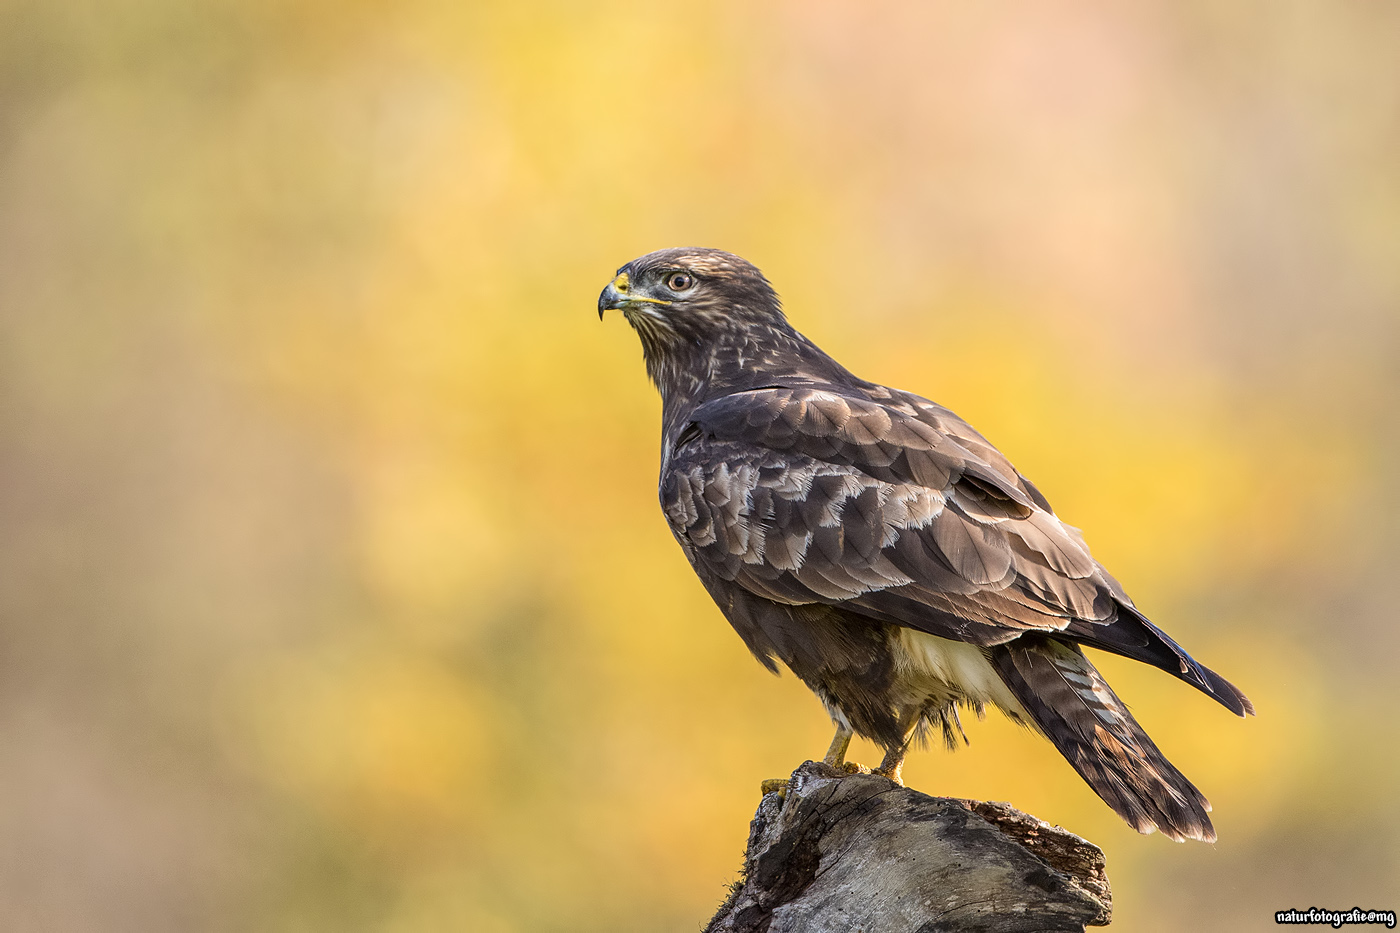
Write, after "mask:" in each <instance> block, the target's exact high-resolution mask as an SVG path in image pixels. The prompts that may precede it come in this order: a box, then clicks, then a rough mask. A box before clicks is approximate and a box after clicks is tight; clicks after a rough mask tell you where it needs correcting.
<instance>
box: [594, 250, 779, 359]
mask: <svg viewBox="0 0 1400 933" xmlns="http://www.w3.org/2000/svg"><path fill="white" fill-rule="evenodd" d="M611 310H620V311H621V312H622V313H623V314H624V315H625V316H626V317H627V321H628V323H629V324H631V325H632V327H633V328H634V329H636V331H637V334H638V335H639V336H640V337H641V338H642V348H643V351H644V352H645V353H646V355H647V358H648V360H651V359H653V358H660V357H663V356H668V355H674V354H677V353H685V352H688V351H689V350H691V349H695V348H703V347H706V346H708V345H712V344H714V343H716V342H718V341H720V340H721V339H722V338H723V337H724V336H725V335H731V334H736V333H743V332H745V331H747V330H748V329H750V328H752V327H754V326H775V325H776V326H778V327H780V328H785V327H786V324H787V322H786V321H785V320H784V318H783V312H782V308H781V306H780V305H779V303H778V295H777V293H776V292H774V291H773V286H771V285H769V284H768V280H767V279H766V278H764V277H763V273H762V272H759V271H758V269H757V268H756V267H755V266H754V265H753V264H752V263H749V262H748V261H746V260H744V259H741V258H739V257H738V256H735V255H734V254H733V253H726V252H723V251H721V250H717V249H699V248H696V247H686V248H682V249H663V250H658V251H656V252H654V253H648V254H647V255H645V256H642V257H641V258H640V259H634V260H632V261H631V262H629V263H627V265H625V266H623V267H622V268H621V269H618V270H617V276H616V277H615V278H614V279H613V280H612V281H611V282H609V283H608V287H607V288H605V289H603V293H602V294H601V295H599V296H598V317H599V319H601V318H602V317H603V312H604V311H611Z"/></svg>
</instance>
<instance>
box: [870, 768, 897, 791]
mask: <svg viewBox="0 0 1400 933" xmlns="http://www.w3.org/2000/svg"><path fill="white" fill-rule="evenodd" d="M903 770H904V769H903V768H901V767H894V768H891V769H890V770H888V771H886V770H884V769H883V768H876V769H875V770H874V771H873V772H871V773H872V774H878V775H880V777H887V778H889V779H890V780H891V781H894V782H895V783H896V784H898V785H899V786H900V787H903V786H904V776H903V775H902V774H900V772H901V771H903Z"/></svg>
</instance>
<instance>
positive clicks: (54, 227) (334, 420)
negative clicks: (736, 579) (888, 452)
mask: <svg viewBox="0 0 1400 933" xmlns="http://www.w3.org/2000/svg"><path fill="white" fill-rule="evenodd" d="M1397 30H1400V14H1397V10H1396V9H1394V8H1392V7H1389V6H1385V5H1377V4H1365V3H1360V2H1337V3H1332V4H1327V5H1325V6H1321V5H1316V4H1304V3H1298V2H1292V0H1289V2H1285V3H1271V4H1264V3H1260V2H1251V3H1245V4H1234V5H1230V6H1219V5H1211V4H1206V3H1201V2H1191V3H1181V4H1173V3H1166V2H1162V0H1154V2H1140V3H1133V4H1127V5H1122V6H1115V7H1112V8H1109V7H1106V6H1103V5H1095V4H1088V3H1082V2H1068V3H1060V4H1052V5H1050V6H1049V7H1033V8H1027V7H1023V6H1017V7H1015V8H1012V7H1002V6H1001V5H996V4H993V5H990V6H967V5H956V4H951V3H934V4H922V3H915V2H908V0H905V2H896V0H888V2H885V0H881V2H876V3H873V4H865V5H854V4H852V5H838V4H799V3H793V2H775V3H757V4H739V3H704V4H680V3H654V4H648V5H638V4H623V3H597V4H576V3H566V2H545V0H538V2H524V3H504V2H477V3H464V4H463V3H448V2H443V0H411V2H408V3H403V4H394V5H390V4H376V3H369V2H352V3H341V4H330V3H323V2H314V0H293V2H283V3H270V2H265V0H263V2H252V3H247V2H241V3H233V2H230V0H209V2H206V3H202V4H195V5H190V4H179V3H174V2H171V0H132V2H128V3H124V4H120V5H117V4H103V3H97V2H92V0H48V2H43V3H40V2H36V0H28V2H25V0H10V2H6V3H3V4H0V426H2V433H0V475H3V476H4V482H3V484H0V517H2V518H3V520H0V567H3V568H4V570H3V572H0V636H3V644H4V650H3V652H0V699H2V700H3V702H0V736H2V737H3V743H4V746H5V748H6V753H5V755H4V756H0V758H2V759H3V760H0V787H3V789H4V794H3V797H0V799H3V801H4V802H3V803H0V827H3V828H4V831H5V836H6V838H7V840H8V843H9V844H8V846H7V849H8V853H9V854H8V855H7V857H6V858H5V859H3V860H0V926H4V927H5V928H7V929H62V930H87V929H92V930H98V929H101V930H126V929H130V930H142V931H151V930H166V929H169V930H191V929H209V930H224V929H228V930H234V929H238V930H242V929H257V930H286V931H300V930H386V931H419V930H480V931H502V933H507V931H511V933H513V931H555V930H558V931H564V930H569V931H578V930H609V931H612V930H690V929H695V928H696V926H697V924H698V923H699V922H700V921H701V920H702V919H703V918H705V917H706V916H708V914H709V912H710V911H711V910H712V909H713V907H714V906H715V904H716V903H717V902H718V901H719V899H720V898H721V896H722V894H723V892H724V886H725V884H726V883H727V882H728V881H729V880H731V879H732V877H733V875H734V872H735V870H736V869H737V867H738V862H739V855H740V853H741V851H742V849H743V844H744V838H745V832H746V826H747V820H748V818H749V816H750V814H751V812H752V809H753V807H754V806H755V805H756V803H757V788H758V784H759V781H760V780H761V779H763V778H767V777H773V776H778V775H782V774H786V773H787V772H788V771H790V770H791V769H792V768H793V767H795V766H796V765H797V764H798V763H800V762H801V761H802V760H803V759H805V758H808V757H814V756H816V755H818V754H819V753H820V752H821V751H822V750H823V749H824V747H825V743H826V741H827V739H828V738H829V724H828V723H827V722H826V719H825V717H824V715H823V713H822V712H821V709H820V706H819V704H818V703H817V702H816V701H815V700H814V699H813V698H812V697H811V696H810V694H808V693H807V691H806V690H805V688H803V687H802V686H801V685H800V684H798V683H797V682H795V680H794V679H793V678H792V677H791V676H787V677H784V678H781V679H775V678H772V677H770V676H769V675H768V674H766V673H764V672H763V671H762V670H761V669H760V668H759V667H758V666H757V665H756V664H754V663H753V661H752V660H751V659H750V658H749V657H748V656H747V655H746V654H745V652H744V650H743V647H742V645H741V643H740V641H739V640H738V639H737V638H736V637H735V636H734V635H733V633H732V632H730V631H729V629H728V627H727V625H725V623H724V622H723V619H722V618H721V617H720V615H719V613H718V611H717V610H716V609H715V608H714V607H713V605H711V604H710V602H709V600H708V598H707V597H706V596H705V594H704V592H703V591H702V590H701V588H700V586H699V585H698V583H697V582H696V581H695V580H694V579H693V576H692V574H691V572H690V570H689V569H688V568H687V567H686V566H685V563H684V560H683V559H682V557H681V555H680V553H679V550H678V549H677V548H676V547H675V546H674V545H673V544H672V543H671V542H670V539H669V535H668V533H667V531H666V528H665V525H664V522H663V521H662V518H661V516H660V514H659V511H658V509H657V508H656V504H655V496H654V489H655V486H654V483H655V469H656V459H657V456H656V455H657V451H656V445H657V434H658V417H657V416H658V410H659V405H658V403H657V401H656V399H655V396H654V393H653V392H652V390H651V388H650V387H649V386H648V385H647V384H646V381H645V377H644V374H643V371H642V367H641V363H640V359H639V351H638V347H637V345H636V342H635V338H634V336H633V335H632V334H631V333H630V332H629V331H628V330H627V328H626V327H625V325H624V324H623V322H622V320H621V319H620V318H611V319H609V320H608V321H606V322H605V323H604V324H602V325H599V323H598V322H597V320H596V319H595V317H594V298H595V296H596V294H597V292H598V290H599V289H600V288H601V287H602V285H603V284H604V283H606V281H607V280H608V278H609V276H610V275H611V273H612V271H613V270H614V269H615V268H616V267H617V266H618V265H620V264H622V263H623V262H626V261H627V260H629V259H631V258H633V257H634V256H636V255H639V254H641V253H644V252H647V251H649V250H651V249H655V248H659V247H662V246H672V245H708V246H720V247H724V248H727V249H731V250H733V251H736V252H739V253H741V254H743V255H745V256H747V257H748V258H750V259H752V260H754V261H755V262H757V263H758V264H759V265H761V266H762V267H763V268H764V269H765V270H766V271H767V272H768V273H769V275H770V277H771V278H772V279H773V281H774V282H775V284H776V285H777V287H778V288H779V290H780V291H781V292H782V293H783V295H784V297H785V299H786V301H787V306H788V309H789V312H790V314H791V316H792V318H793V320H794V322H795V323H796V324H797V325H798V326H799V327H800V328H801V329H803V330H804V331H805V332H807V333H808V334H809V335H811V336H812V337H814V338H815V339H816V340H817V341H818V342H819V343H820V344H822V345H823V346H824V347H826V349H828V350H829V351H831V352H832V353H833V354H834V355H836V356H837V357H838V358H840V359H842V360H843V361H844V362H846V363H847V364H848V365H849V366H851V367H852V368H853V369H854V370H856V371H857V372H858V373H860V374H862V375H864V376H866V377H868V378H871V379H876V380H880V381H883V382H887V383H890V384H894V385H898V386H901V387H904V388H909V389H912V390H915V391H918V392H921V393H922V394H925V395H929V396H931V397H933V398H935V399H937V400H939V401H940V402H942V403H944V404H947V405H949V406H950V407H952V408H954V409H955V410H957V411H959V412H960V413H961V414H963V415H964V416H966V417H968V418H969V419H970V420H972V421H973V422H974V423H975V424H976V425H978V426H979V427H980V428H981V429H982V430H983V432H984V433H986V434H988V435H989V436H990V437H991V438H992V439H993V440H994V441H995V442H996V443H998V444H999V445H1000V446H1002V448H1003V449H1004V450H1005V451H1006V452H1007V453H1008V454H1009V455H1010V456H1011V457H1012V458H1013V459H1014V460H1015V461H1016V462H1017V463H1018V464H1019V465H1020V466H1021V468H1022V470H1023V471H1024V472H1026V473H1027V474H1028V475H1030V476H1031V477H1032V478H1034V479H1035V480H1036V481H1037V483H1038V484H1039V485H1040V486H1041V487H1042V488H1043V489H1044V490H1045V491H1046V492H1047V494H1048V495H1049V496H1050V498H1051V500H1052V501H1053V502H1054V503H1055V504H1056V507H1057V509H1058V511H1059V512H1060V514H1062V515H1063V516H1065V517H1066V518H1067V519H1068V520H1069V521H1071V522H1073V523H1075V524H1077V525H1080V526H1082V527H1083V528H1084V529H1085V530H1086V532H1087V535H1088V538H1089V540H1090V542H1091V543H1092V544H1093V546H1094V547H1095V551H1096V554H1097V555H1098V556H1099V557H1100V559H1101V560H1103V561H1104V562H1105V563H1106V564H1107V565H1108V566H1109V567H1110V568H1111V569H1113V571H1114V572H1115V573H1116V575H1118V576H1119V577H1120V579H1122V580H1123V581H1124V583H1125V584H1126V585H1127V587H1128V588H1129V590H1130V591H1131V592H1133V593H1134V594H1135V596H1136V598H1137V600H1138V602H1139V604H1140V605H1142V606H1143V607H1144V608H1145V609H1146V610H1147V611H1148V612H1149V614H1151V615H1152V616H1153V617H1154V618H1155V619H1156V620H1157V621H1158V622H1159V623H1161V624H1162V625H1163V626H1164V627H1165V628H1167V629H1168V630H1169V631H1170V632H1172V633H1173V634H1174V635H1175V636H1177V637H1178V638H1179V639H1180V640H1181V641H1183V643H1184V644H1186V645H1187V646H1188V648H1190V649H1191V650H1192V651H1193V652H1194V653H1195V654H1196V655H1197V656H1198V657H1199V658H1201V659H1202V660H1203V661H1205V662H1206V663H1208V664H1210V665H1212V666H1213V667H1215V668H1217V669H1219V670H1220V671H1222V672H1223V673H1224V674H1226V675H1227V676H1228V677H1230V678H1231V679H1232V680H1234V681H1235V682H1236V683H1238V684H1240V685H1241V686H1242V687H1243V688H1244V689H1245V690H1246V692H1248V693H1249V694H1250V695H1251V697H1252V698H1253V699H1254V700H1255V702H1256V704H1257V706H1258V708H1259V710H1260V715H1259V717H1258V718H1257V719H1253V720H1250V721H1248V722H1240V721H1237V720H1234V719H1233V718H1231V717H1229V716H1228V715H1226V714H1225V713H1223V712H1222V711H1221V710H1220V709H1218V708H1215V707H1213V705H1212V704H1211V703H1210V702H1209V701H1208V700H1205V699H1204V698H1202V697H1200V696H1197V695H1196V694H1194V693H1192V692H1191V691H1189V690H1186V689H1185V688H1183V687H1181V686H1180V685H1179V684H1177V683H1175V682H1174V681H1171V680H1170V679H1169V678H1165V677H1163V676H1161V675H1160V674H1158V673H1156V672H1153V671H1150V670H1146V669H1143V668H1141V667H1140V666H1136V665H1131V664H1127V663H1119V662H1115V661H1114V660H1113V659H1106V660H1105V661H1104V666H1105V668H1106V669H1107V670H1108V671H1109V673H1110V676H1111V677H1112V679H1113V681H1114V683H1115V684H1116V685H1117V686H1118V688H1119V691H1120V693H1122V694H1123V695H1124V696H1125V698H1127V699H1128V700H1129V702H1131V703H1133V704H1134V705H1135V709H1137V711H1138V712H1139V714H1140V715H1141V718H1142V719H1143V721H1144V723H1145V724H1146V726H1147V727H1148V729H1149V730H1150V731H1151V732H1152V733H1153V735H1154V736H1155V737H1156V738H1157V740H1158V741H1159V743H1160V744H1161V745H1162V746H1163V748H1164V749H1165V750H1166V751H1167V753H1168V754H1169V755H1170V756H1171V757H1172V758H1173V759H1174V760H1175V761H1176V762H1177V763H1178V764H1179V765H1180V766H1181V767H1182V769H1183V770H1184V771H1185V772H1186V773H1187V774H1189V775H1190V776H1192V778H1193V779H1194V780H1195V781H1196V782H1197V783H1198V784H1199V785H1200V786H1201V787H1202V788H1203V790H1205V792H1206V793H1207V794H1208V795H1209V796H1210V797H1211V799H1212V800H1213V801H1214V803H1215V804H1216V815H1217V817H1218V821H1217V823H1218V828H1219V831H1220V837H1221V841H1220V843H1218V844H1217V845H1216V846H1214V847H1205V846H1198V845H1192V846H1174V845H1172V844H1170V843H1168V842H1165V841H1164V840H1161V839H1159V838H1141V837H1138V836H1137V835H1136V834H1135V833H1133V832H1132V831H1131V830H1129V829H1127V828H1126V827H1125V826H1123V825H1122V824H1121V823H1120V822H1118V821H1117V819H1116V817H1114V816H1113V815H1112V813H1110V812H1109V811H1108V810H1107V809H1106V808H1105V807H1104V806H1103V805H1102V804H1101V803H1099V801H1098V800H1097V799H1096V798H1094V797H1093V795H1092V794H1091V793H1090V792H1089V791H1088V790H1087V788H1085V787H1084V786H1083V785H1082V783H1081V782H1080V781H1079V780H1078V778H1077V777H1076V776H1075V775H1074V774H1073V772H1072V771H1071V770H1070V769H1069V768H1068V767H1067V766H1065V765H1064V764H1063V762H1061V761H1060V760H1059V759H1058V758H1057V756H1056V755H1055V753H1054V752H1053V750H1051V749H1050V747H1049V746H1048V744H1046V743H1044V742H1043V741H1041V740H1039V739H1036V738H1035V737H1033V736H1031V735H1029V734H1027V733H1025V732H1021V731H1018V730H1016V729H1015V728H1014V727H1012V726H1010V725H1009V724H1007V723H1006V722H1004V721H1002V720H999V719H996V718H995V717H993V718H991V719H989V720H988V721H987V722H986V723H976V724H972V725H971V726H970V729H969V731H970V734H971V738H972V747H971V748H969V749H966V750H963V751H960V752H958V753H957V754H953V755H949V754H947V753H945V752H943V751H941V750H932V751H927V752H922V753H918V754H916V755H915V756H913V757H912V759H911V761H910V763H909V766H908V769H907V777H908V780H909V782H910V784H911V785H912V786H915V787H917V788H920V789H923V790H927V791H929V792H933V793H943V794H950V795H959V796H969V797H980V798H986V799H1005V800H1010V801H1012V802H1014V803H1015V804H1016V805H1018V806H1020V807H1022V808H1025V809H1028V810H1031V811H1033V812H1035V813H1037V814H1038V815H1040V816H1042V817H1044V818H1046V819H1049V820H1052V821H1054V822H1058V823H1062V824H1063V825H1065V826H1067V827H1069V828H1071V829H1073V830H1075V831H1076V832H1080V833H1081V834H1084V835H1086V836H1088V837H1089V838H1091V839H1094V840H1095V841H1097V842H1099V843H1100V844H1101V845H1102V846H1103V847H1104V848H1105V850H1106V851H1107V852H1108V856H1109V868H1110V873H1111V877H1112V879H1113V881H1114V884H1115V894H1116V912H1117V917H1118V925H1119V926H1121V927H1123V928H1124V929H1134V930H1149V931H1150V930H1176V929H1186V928H1190V929H1200V930H1208V929H1221V930H1227V929H1228V930H1238V929H1253V928H1265V927H1272V926H1273V923H1272V914H1273V912H1274V911H1275V910H1278V909H1283V908H1285V907H1290V906H1296V907H1308V906H1313V905H1314V904H1316V905H1318V906H1327V907H1336V908H1343V907H1351V906H1353V905H1356V904H1359V905H1360V906H1362V907H1371V908H1394V907H1395V903H1394V901H1393V897H1394V892H1395V890H1396V885H1395V882H1396V879H1397V878H1400V847H1397V844H1396V842H1395V840H1396V839H1397V838H1400V833H1397V830H1400V806H1397V804H1396V802H1395V798H1394V794H1393V789H1394V787H1395V786H1396V785H1397V783H1400V752H1397V751H1396V748H1397V742H1396V738H1397V725H1398V724H1400V723H1398V722H1397V706H1398V705H1400V688H1397V686H1396V681H1395V679H1394V675H1393V670H1394V659H1395V657H1396V654H1397V652H1398V651H1400V635H1397V629H1396V626H1395V624H1394V623H1395V619H1394V612H1393V608H1392V607H1393V606H1394V605H1395V603H1396V598H1397V597H1400V583H1398V582H1397V581H1398V580H1400V575H1397V574H1396V573H1395V572H1394V558H1393V555H1394V553H1395V551H1396V548H1397V546H1400V537H1397V525H1396V523H1395V521H1394V516H1395V515H1396V514H1397V508H1398V507H1400V501H1397V496H1396V493H1395V491H1394V489H1395V487H1394V484H1393V482H1391V481H1392V480H1393V479H1394V477H1395V476H1396V473H1397V468H1400V456H1397V452H1398V451H1400V448H1398V447H1397V431H1396V425H1397V422H1396V419H1395V416H1394V411H1395V406H1396V404H1397V401H1400V384H1397V374H1400V339H1397V338H1398V337H1400V331H1397V313H1396V309H1397V306H1400V262H1397V258H1398V257H1397V248H1396V247H1397V243H1400V169H1397V166H1400V162H1397V161H1396V159H1395V153H1396V152H1397V151H1400V122H1398V121H1397V120H1396V114H1397V113H1398V112H1400V82H1397V81H1396V80H1395V77H1396V73H1395V58H1394V48H1395V40H1396V38H1397ZM874 755H875V750H873V749H872V748H870V747H869V746H862V745H859V744H858V746H857V749H856V757H857V758H864V759H866V760H871V759H872V757H873V756H874Z"/></svg>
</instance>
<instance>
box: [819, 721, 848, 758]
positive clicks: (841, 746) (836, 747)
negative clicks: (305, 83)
mask: <svg viewBox="0 0 1400 933" xmlns="http://www.w3.org/2000/svg"><path fill="white" fill-rule="evenodd" d="M850 747H851V730H850V729H847V728H846V727H845V726H842V725H838V726H837V727H836V735H835V736H833V737H832V739H831V747H830V748H828V749H827V750H826V757H825V758H823V759H822V761H824V762H826V763H827V764H829V765H831V766H832V767H833V768H839V767H841V766H842V765H844V764H845V763H846V749H848V748H850Z"/></svg>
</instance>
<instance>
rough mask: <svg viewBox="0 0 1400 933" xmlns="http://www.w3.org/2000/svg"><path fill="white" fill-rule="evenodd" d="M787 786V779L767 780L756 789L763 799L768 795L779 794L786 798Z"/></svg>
mask: <svg viewBox="0 0 1400 933" xmlns="http://www.w3.org/2000/svg"><path fill="white" fill-rule="evenodd" d="M787 786H788V779H787V778H769V779H768V780H766V781H764V782H763V783H762V784H760V785H758V789H759V791H760V793H762V794H763V796H765V797H767V796H768V795H769V794H781V795H783V796H784V797H786V796H787Z"/></svg>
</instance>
